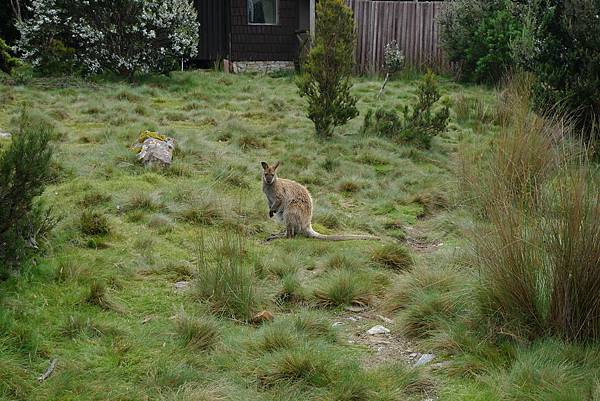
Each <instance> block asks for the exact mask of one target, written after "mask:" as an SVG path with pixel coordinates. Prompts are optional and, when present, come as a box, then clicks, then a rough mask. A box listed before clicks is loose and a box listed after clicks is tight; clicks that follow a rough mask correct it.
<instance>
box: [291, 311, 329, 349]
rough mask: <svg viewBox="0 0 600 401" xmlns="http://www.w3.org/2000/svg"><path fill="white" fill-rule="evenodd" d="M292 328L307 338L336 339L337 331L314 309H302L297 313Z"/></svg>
mask: <svg viewBox="0 0 600 401" xmlns="http://www.w3.org/2000/svg"><path fill="white" fill-rule="evenodd" d="M294 328H295V329H296V330H297V331H298V332H300V333H302V334H303V335H305V336H307V337H309V338H313V339H320V340H326V341H329V342H336V341H337V332H336V331H335V329H334V328H333V327H332V326H331V322H329V320H327V318H325V317H324V316H323V315H322V314H320V313H317V312H316V311H303V312H301V313H299V314H297V315H296V317H295V318H294Z"/></svg>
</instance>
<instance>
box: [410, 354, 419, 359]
mask: <svg viewBox="0 0 600 401" xmlns="http://www.w3.org/2000/svg"><path fill="white" fill-rule="evenodd" d="M418 355H419V354H418V353H417V352H411V354H410V355H409V358H411V359H415V358H416V357H417V356H418Z"/></svg>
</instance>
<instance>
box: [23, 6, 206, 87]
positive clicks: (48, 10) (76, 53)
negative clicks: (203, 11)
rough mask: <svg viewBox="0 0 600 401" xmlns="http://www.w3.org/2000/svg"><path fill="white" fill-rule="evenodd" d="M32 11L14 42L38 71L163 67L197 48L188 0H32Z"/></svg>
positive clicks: (166, 68)
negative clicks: (17, 39) (81, 68)
mask: <svg viewBox="0 0 600 401" xmlns="http://www.w3.org/2000/svg"><path fill="white" fill-rule="evenodd" d="M32 14H33V16H32V18H30V19H27V20H25V21H23V22H20V23H18V24H17V25H18V28H19V31H20V33H21V38H20V39H19V41H18V42H17V47H18V49H19V51H20V52H21V54H22V55H23V58H24V59H25V60H27V61H30V62H31V63H32V64H33V65H34V66H35V67H37V68H39V69H40V70H42V71H47V70H49V69H50V70H52V69H56V68H58V69H61V70H64V69H66V70H67V71H71V70H72V66H73V65H81V66H82V67H83V68H84V69H85V70H86V71H87V72H91V73H98V72H102V71H113V72H116V73H119V74H122V75H128V76H131V75H132V74H133V73H135V72H138V71H139V72H149V71H160V72H166V71H169V70H171V69H172V68H173V67H174V66H175V65H176V63H177V62H178V61H179V60H181V59H182V58H186V57H192V56H194V55H195V54H196V52H197V46H198V24H197V14H196V11H195V9H194V7H193V4H192V2H190V1H189V0H166V1H145V0H123V1H120V2H119V4H115V3H114V2H113V1H108V0H92V1H75V2H63V1H57V0H34V1H33V2H32ZM114 21H119V23H118V24H116V25H115V22H114Z"/></svg>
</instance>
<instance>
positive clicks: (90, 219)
mask: <svg viewBox="0 0 600 401" xmlns="http://www.w3.org/2000/svg"><path fill="white" fill-rule="evenodd" d="M79 229H80V230H81V232H82V233H83V234H86V235H106V234H110V232H111V225H110V222H109V221H108V217H106V215H105V214H103V213H101V212H98V211H94V210H86V211H84V212H83V213H82V214H81V216H80V218H79Z"/></svg>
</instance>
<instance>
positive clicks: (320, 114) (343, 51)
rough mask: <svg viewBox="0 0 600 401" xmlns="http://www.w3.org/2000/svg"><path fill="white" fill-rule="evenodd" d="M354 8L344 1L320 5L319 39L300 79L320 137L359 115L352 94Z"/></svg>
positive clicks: (334, 0) (302, 91)
mask: <svg viewBox="0 0 600 401" xmlns="http://www.w3.org/2000/svg"><path fill="white" fill-rule="evenodd" d="M354 42H355V33H354V20H353V18H352V11H351V10H350V8H348V7H347V6H346V5H345V4H344V2H343V1H342V0H324V1H320V2H319V3H318V4H317V23H316V38H315V43H314V46H313V47H312V48H311V50H310V53H309V54H308V57H307V60H306V63H305V64H304V66H303V73H302V76H301V77H300V79H299V80H298V88H299V90H300V96H303V97H306V98H307V100H308V118H310V119H311V120H312V121H313V123H314V124H315V129H316V133H317V135H318V136H320V137H330V136H331V135H332V134H333V128H334V127H336V126H340V125H343V124H345V123H346V122H348V121H349V120H351V119H353V118H354V117H356V116H357V115H358V110H357V109H356V98H355V97H354V96H352V95H351V94H350V88H351V87H352V82H351V74H352V67H353V52H354Z"/></svg>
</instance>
